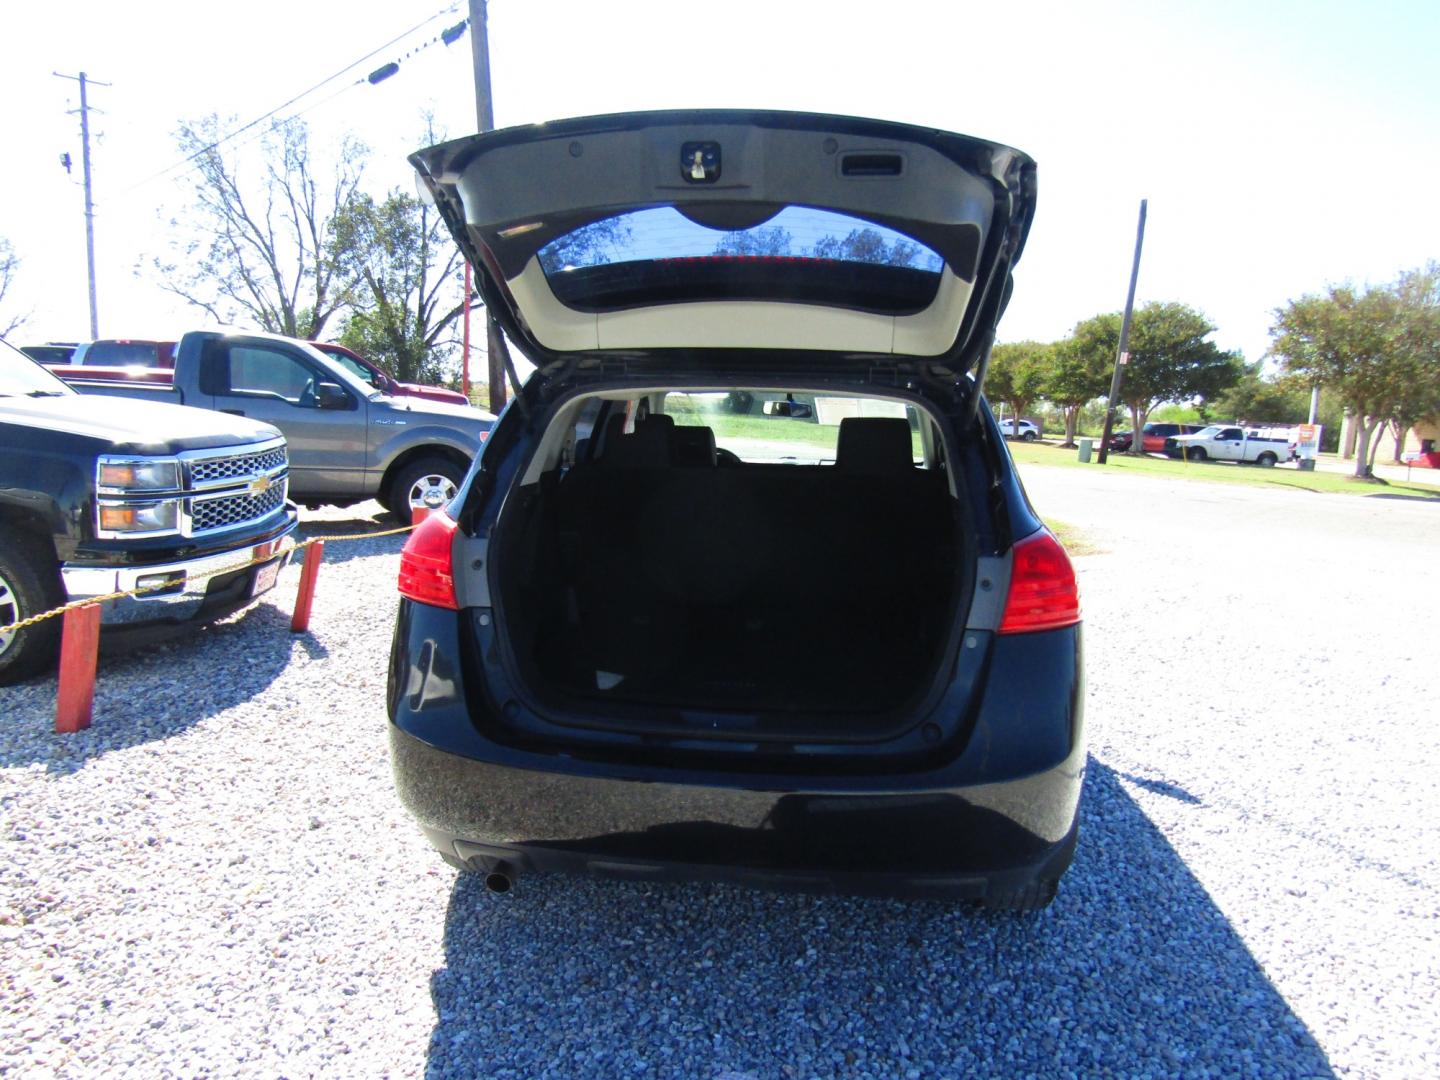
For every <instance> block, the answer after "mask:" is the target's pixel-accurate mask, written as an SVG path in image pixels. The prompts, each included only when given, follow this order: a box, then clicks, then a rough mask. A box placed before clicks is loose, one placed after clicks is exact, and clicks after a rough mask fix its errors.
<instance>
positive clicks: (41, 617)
mask: <svg viewBox="0 0 1440 1080" xmlns="http://www.w3.org/2000/svg"><path fill="white" fill-rule="evenodd" d="M414 528H415V526H414V525H405V526H403V527H402V528H399V529H386V530H385V531H383V532H375V533H361V534H360V535H358V536H356V535H353V534H350V535H341V534H335V535H332V536H311V537H308V538H306V539H304V540H302V541H300V542H299V543H298V544H296V545H295V547H294V548H293V549H292V550H291V554H292V555H294V554H295V552H298V551H304V550H305V549H306V548H307V547H309V546H310V545H311V544H318V543H322V542H323V543H335V542H338V541H342V540H373V539H375V538H376V537H380V536H399V535H400V534H401V533H408V532H410V531H411V530H412V529H414ZM279 554H280V552H278V551H272V552H270V554H268V555H265V556H256V557H254V558H251V559H248V560H246V561H245V562H241V563H236V564H235V565H234V566H223V567H221V568H220V569H219V570H212V571H210V573H208V574H197V575H195V576H194V577H191V578H187V580H188V581H209V580H210V579H211V578H213V577H219V576H220V575H221V574H232V573H234V572H235V571H236V570H246V569H248V568H249V567H252V566H259V565H260V564H261V563H267V562H270V561H271V560H272V559H274V558H276V556H278V555H279ZM169 588H173V586H172V585H169V584H164V585H146V586H144V587H143V588H138V589H127V590H125V591H123V592H112V593H105V594H104V595H103V596H87V597H85V598H84V599H83V600H71V601H70V602H69V603H68V604H61V605H60V606H59V607H56V608H51V609H50V610H49V611H42V612H40V614H38V615H31V616H30V617H29V618H28V619H21V620H20V621H19V622H14V623H6V624H5V625H4V626H0V632H4V633H18V632H19V631H21V630H24V629H27V628H28V627H31V626H35V625H36V624H37V623H42V622H44V621H45V620H46V619H53V618H56V617H57V616H59V615H64V614H65V613H66V612H67V611H74V610H75V609H76V608H83V607H91V606H93V605H95V604H104V603H107V602H108V601H111V600H123V599H124V598H125V597H127V596H143V595H145V594H146V593H152V592H162V591H164V590H165V589H169Z"/></svg>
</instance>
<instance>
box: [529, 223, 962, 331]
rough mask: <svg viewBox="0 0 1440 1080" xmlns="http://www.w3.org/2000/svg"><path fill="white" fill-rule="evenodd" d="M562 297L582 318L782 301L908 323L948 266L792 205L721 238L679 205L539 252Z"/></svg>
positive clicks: (869, 226)
mask: <svg viewBox="0 0 1440 1080" xmlns="http://www.w3.org/2000/svg"><path fill="white" fill-rule="evenodd" d="M538 257H539V260H540V266H541V268H542V269H543V270H544V272H545V277H546V280H547V281H548V282H549V285H550V288H551V290H552V291H553V292H554V293H555V296H556V297H557V298H558V299H559V300H560V301H561V302H563V303H565V304H567V305H569V306H570V307H572V308H576V309H577V310H580V311H614V310H618V309H621V308H627V307H640V306H645V305H649V304H668V303H677V302H695V301H701V300H783V301H797V302H801V303H812V304H833V305H836V306H840V307H847V308H852V309H855V310H859V311H878V312H885V313H889V314H896V315H901V314H903V315H909V314H914V313H915V312H917V311H922V310H923V309H924V308H926V307H928V306H929V304H930V303H931V301H933V300H934V299H935V293H936V290H937V289H938V288H939V287H940V271H941V269H942V268H943V266H944V260H943V259H941V257H940V256H939V255H938V254H937V253H936V252H934V251H932V250H930V249H929V248H928V247H925V246H924V245H923V244H921V243H919V242H918V241H916V240H913V239H911V238H910V237H908V236H906V235H905V234H903V233H901V232H897V231H896V230H894V229H889V228H886V227H885V226H883V225H876V224H874V223H872V222H868V221H864V220H862V219H860V218H855V217H851V216H849V215H846V214H838V213H834V212H832V211H828V210H817V209H813V208H810V207H801V206H787V207H785V208H784V209H783V210H781V211H779V213H777V214H776V215H775V216H774V217H772V218H769V219H768V220H766V221H764V222H761V223H759V224H756V225H753V226H750V227H749V228H742V229H718V228H712V227H709V226H706V225H702V224H700V223H699V222H696V221H692V220H690V219H689V218H686V217H685V216H684V215H683V214H681V213H680V211H679V210H677V209H676V208H675V207H673V206H665V207H653V208H651V209H647V210H637V211H633V212H631V213H626V214H618V215H615V216H613V217H608V218H604V219H602V220H600V221H595V222H591V223H590V224H588V225H583V226H581V227H580V228H578V229H575V230H573V231H571V232H568V233H566V234H565V235H563V236H561V237H558V238H557V239H555V240H552V241H551V242H550V243H548V244H546V245H545V246H544V247H543V248H541V249H540V251H539V252H538Z"/></svg>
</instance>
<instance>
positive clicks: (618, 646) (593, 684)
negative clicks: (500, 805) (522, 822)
mask: <svg viewBox="0 0 1440 1080" xmlns="http://www.w3.org/2000/svg"><path fill="white" fill-rule="evenodd" d="M656 402H657V408H664V403H663V399H662V398H659V397H657V398H656ZM671 403H672V408H673V406H674V405H675V404H676V403H675V402H674V400H673V399H672V400H671ZM819 404H820V403H816V406H818V405H819ZM785 407H786V408H788V407H789V406H785ZM766 408H769V406H768V405H767V406H766ZM804 408H808V407H807V406H795V409H796V410H797V412H798V411H800V410H802V409H804ZM626 409H627V411H626V412H625V413H624V414H622V413H621V412H620V411H619V406H618V405H615V404H614V403H611V405H610V406H609V407H607V408H606V409H605V410H602V412H601V415H600V416H599V417H598V418H596V419H597V423H596V427H595V428H594V429H593V430H591V431H589V432H588V436H587V437H582V438H576V439H574V440H573V442H572V444H571V445H570V446H568V447H566V448H565V449H563V450H562V451H561V452H560V453H559V454H558V460H557V461H556V463H555V465H554V467H551V468H542V469H540V470H539V471H538V472H536V473H535V474H534V475H532V476H531V477H528V478H527V479H528V480H530V481H532V482H528V483H522V485H521V486H520V487H519V488H518V489H517V490H516V491H515V492H514V493H513V494H512V498H511V499H510V501H509V502H507V505H506V509H505V511H504V514H503V515H502V521H501V529H500V536H499V539H500V541H501V543H500V546H499V548H498V556H499V558H500V559H501V560H503V562H502V563H501V570H500V572H499V574H498V575H497V576H498V578H499V579H500V580H502V581H505V582H507V583H513V584H511V587H510V591H509V592H508V593H507V594H506V595H505V596H504V597H503V602H504V605H505V615H504V620H503V621H504V625H506V626H507V627H508V628H509V631H510V645H511V648H512V650H513V653H514V656H515V659H516V662H517V665H518V667H519V674H520V675H521V677H522V679H523V680H524V681H525V682H526V683H527V684H528V685H529V687H530V689H531V690H532V691H534V692H535V693H536V694H537V696H538V697H539V698H541V699H542V700H548V701H552V702H557V703H560V704H562V705H564V704H567V703H568V704H571V705H574V706H578V707H581V708H592V707H593V705H594V704H595V703H597V702H602V701H603V702H606V703H609V704H612V705H632V706H638V707H645V706H651V707H656V708H666V709H672V710H673V709H681V710H716V711H719V712H724V713H727V714H753V716H754V723H755V725H756V727H757V729H758V730H764V729H765V728H766V726H767V717H770V718H776V720H777V722H778V718H782V717H784V716H793V715H796V714H830V715H832V716H833V717H834V721H835V723H836V724H837V725H842V726H843V727H842V728H841V730H843V731H844V732H845V733H846V734H849V735H856V734H860V733H861V732H862V731H863V725H864V723H865V717H866V716H871V717H876V718H880V717H885V718H887V721H886V722H887V723H888V721H889V719H893V714H894V713H895V711H897V710H902V709H903V708H904V707H905V706H906V705H907V703H909V702H911V701H913V700H914V699H916V698H918V697H919V696H921V695H922V694H923V693H924V691H925V690H926V689H928V686H929V684H930V681H931V678H932V676H933V675H934V673H935V671H936V668H937V665H938V662H939V659H940V655H941V653H942V651H943V647H944V644H945V642H946V640H947V638H948V636H949V634H950V632H951V628H952V623H953V616H954V613H955V608H956V604H957V601H958V599H959V590H960V587H961V586H960V582H961V581H962V580H963V577H964V576H963V575H962V574H961V573H960V568H961V557H962V555H961V553H962V551H963V550H964V549H965V545H964V544H963V543H962V542H961V537H960V535H959V529H958V528H957V520H958V518H957V514H956V510H955V505H956V504H955V500H954V498H953V497H952V494H951V491H950V484H949V479H948V477H947V475H946V472H945V470H944V469H943V467H941V463H940V460H939V457H940V455H939V453H938V452H937V451H935V450H934V449H933V448H929V447H930V444H928V443H927V447H926V448H921V447H920V440H919V439H918V437H917V436H916V434H915V428H916V427H918V424H917V420H916V417H915V416H914V415H913V413H914V410H913V409H912V410H911V413H912V415H911V417H910V418H909V419H907V418H906V416H905V415H904V410H903V409H901V410H899V413H900V414H899V415H880V416H873V415H872V416H866V415H852V416H848V417H845V418H843V419H840V420H839V422H838V424H837V425H834V431H835V433H836V434H835V445H834V449H833V451H827V450H826V449H825V448H824V447H816V448H814V449H812V450H811V451H809V452H808V453H809V456H808V457H805V456H803V452H802V454H795V455H791V454H787V453H784V451H785V449H786V447H785V446H784V445H780V446H776V445H775V444H773V443H770V444H767V443H756V442H754V441H753V440H752V441H751V442H748V443H747V442H746V441H745V440H727V441H728V442H729V444H730V445H735V446H740V447H741V448H742V449H743V450H745V451H747V457H746V458H744V459H742V458H741V457H740V456H739V455H738V454H737V453H735V452H733V451H727V450H726V449H725V448H724V447H720V448H718V449H717V443H716V432H715V430H714V428H712V427H710V426H707V425H704V424H699V423H695V422H694V421H695V420H696V419H697V417H696V416H695V415H686V414H685V413H683V412H681V413H680V415H679V416H678V419H679V420H681V421H683V422H680V423H677V422H676V420H677V417H676V416H673V415H668V414H666V413H664V412H658V411H657V412H650V413H648V415H645V414H644V412H645V410H644V407H643V406H642V407H641V410H640V412H641V414H642V415H640V416H639V417H638V418H637V415H636V410H635V408H634V403H633V402H631V403H628V405H627V406H626ZM676 411H679V410H676ZM757 411H758V409H757ZM832 411H833V410H832ZM852 411H854V410H852ZM860 411H862V412H863V411H864V410H860ZM698 419H704V417H703V416H700V417H698ZM812 419H813V417H812ZM927 422H928V421H927ZM768 423H770V421H769V419H768V418H767V420H766V421H765V422H764V424H768ZM764 424H760V423H750V425H749V428H750V429H756V428H759V429H761V430H762V431H763V430H764ZM776 427H777V430H778V431H779V432H780V433H781V434H782V435H787V434H795V433H802V434H805V435H806V436H807V438H810V437H813V436H814V434H815V432H814V431H806V432H801V431H800V429H799V428H798V427H793V426H788V427H787V421H785V420H780V421H779V422H778V424H777V425H776ZM578 434H580V435H587V433H586V432H585V430H584V428H583V426H582V428H581V429H580V431H579V433H578ZM553 441H554V440H552V442H553ZM767 446H768V447H769V457H767V454H766V452H765V447H767ZM756 447H760V449H759V450H756V449H755V448H756ZM917 448H920V452H919V456H920V457H921V459H922V460H921V461H919V462H917V461H916V460H915V457H916V451H917ZM777 453H779V454H780V455H781V457H782V458H783V460H771V459H772V458H774V456H775V455H776V454H777ZM569 461H573V464H569V463H568V462H569ZM781 726H784V725H783V724H781Z"/></svg>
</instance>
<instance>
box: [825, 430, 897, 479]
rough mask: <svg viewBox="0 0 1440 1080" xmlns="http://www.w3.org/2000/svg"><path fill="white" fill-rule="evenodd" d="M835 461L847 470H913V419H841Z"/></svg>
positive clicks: (892, 471) (868, 471)
mask: <svg viewBox="0 0 1440 1080" xmlns="http://www.w3.org/2000/svg"><path fill="white" fill-rule="evenodd" d="M835 464H836V466H837V467H838V468H841V469H844V470H845V471H847V472H857V473H887V474H888V473H896V472H910V471H911V470H913V469H914V467H915V458H914V454H913V452H912V451H911V448H910V421H909V420H905V419H903V418H900V417H888V416H848V417H846V418H845V419H843V420H841V421H840V437H839V440H838V441H837V442H836V445H835Z"/></svg>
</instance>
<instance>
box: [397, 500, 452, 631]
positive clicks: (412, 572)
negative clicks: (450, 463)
mask: <svg viewBox="0 0 1440 1080" xmlns="http://www.w3.org/2000/svg"><path fill="white" fill-rule="evenodd" d="M454 546H455V522H454V521H453V520H452V519H451V518H450V517H449V516H447V515H446V514H444V513H443V512H441V511H438V510H437V511H432V512H431V513H430V514H428V515H427V516H426V518H425V520H424V521H422V522H421V523H420V524H419V525H417V526H415V531H414V532H412V533H411V534H410V536H409V538H408V539H406V541H405V547H404V549H403V550H402V551H401V552H400V595H401V596H406V597H409V598H410V599H411V600H418V601H419V602H420V603H422V604H433V605H434V606H435V607H442V608H448V609H449V610H451V611H459V610H460V604H459V602H458V601H457V600H456V599H455V572H454V567H453V565H452V558H451V554H450V553H451V551H452V550H453V548H454Z"/></svg>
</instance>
